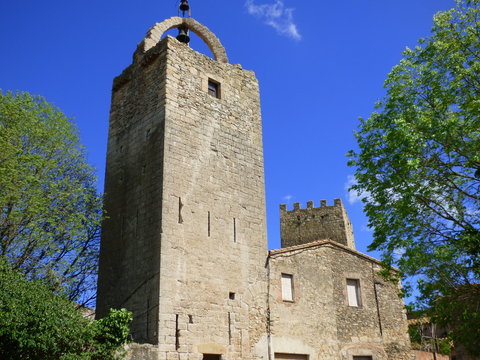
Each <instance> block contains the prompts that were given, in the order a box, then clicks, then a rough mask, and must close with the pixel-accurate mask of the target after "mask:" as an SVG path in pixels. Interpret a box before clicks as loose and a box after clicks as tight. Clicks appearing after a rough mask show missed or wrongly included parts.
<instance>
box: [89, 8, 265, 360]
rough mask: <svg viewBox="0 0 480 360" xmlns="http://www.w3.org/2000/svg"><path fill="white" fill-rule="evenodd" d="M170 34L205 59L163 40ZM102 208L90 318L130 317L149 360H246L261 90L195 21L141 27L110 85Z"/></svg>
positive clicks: (260, 205) (254, 294) (259, 221)
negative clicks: (180, 33)
mask: <svg viewBox="0 0 480 360" xmlns="http://www.w3.org/2000/svg"><path fill="white" fill-rule="evenodd" d="M171 28H183V29H189V30H190V31H192V32H194V33H196V34H197V35H198V36H199V37H200V38H202V39H203V40H204V41H205V42H206V43H207V45H208V46H209V47H210V49H211V50H212V52H213V55H214V57H215V60H214V59H211V58H209V57H207V56H205V55H202V54H199V53H197V52H195V51H193V50H192V49H190V48H189V47H188V46H187V45H185V44H183V43H181V42H179V41H177V40H176V39H175V38H172V37H165V38H163V39H161V38H162V35H163V33H164V32H165V31H167V30H169V29H171ZM105 209H106V213H107V216H108V218H107V219H106V220H105V222H104V225H103V231H102V244H101V254H100V272H99V280H98V296H97V316H98V317H102V316H104V315H105V314H106V312H107V311H108V309H109V308H127V309H129V310H131V311H133V314H134V320H133V325H132V335H133V339H134V341H135V342H137V343H138V342H139V343H150V344H153V345H156V346H155V349H156V350H155V351H156V352H157V353H158V354H161V356H160V355H158V356H159V357H152V359H153V358H155V359H157V358H158V359H160V358H161V359H173V358H174V359H175V360H178V359H187V358H188V359H194V360H195V359H198V360H200V359H208V360H210V359H212V360H214V359H220V356H221V357H222V359H225V360H228V359H253V358H255V356H254V355H253V349H254V347H255V344H256V343H257V342H258V341H259V338H260V336H261V334H263V333H265V328H266V321H265V313H266V302H267V295H266V291H267V285H266V283H267V278H266V273H265V268H264V264H265V259H266V256H267V241H266V224H265V222H266V220H265V193H264V171H263V151H262V127H261V115H260V101H259V89H258V83H257V80H256V78H255V75H254V73H253V72H251V71H246V70H243V69H242V67H241V66H239V65H231V64H229V63H228V61H227V56H226V53H225V50H224V48H223V47H222V45H221V44H220V42H219V40H218V39H217V38H216V37H215V36H214V35H213V34H212V33H211V32H210V31H209V30H208V29H207V28H206V27H204V26H203V25H201V24H199V23H198V22H197V21H195V20H194V19H192V18H181V17H173V18H170V19H168V20H165V21H164V22H162V23H158V24H156V25H155V26H154V27H153V28H151V29H150V30H149V32H148V33H147V37H146V38H145V39H144V40H143V41H142V42H141V43H140V44H139V46H138V48H137V50H136V52H135V54H134V57H133V63H132V65H130V66H129V67H127V68H126V69H125V70H124V71H123V73H122V74H121V75H120V76H118V77H117V78H115V80H114V82H113V91H112V103H111V111H110V126H109V137H108V152H107V165H106V176H105ZM179 354H180V355H179ZM182 354H183V355H182ZM155 356H157V355H155Z"/></svg>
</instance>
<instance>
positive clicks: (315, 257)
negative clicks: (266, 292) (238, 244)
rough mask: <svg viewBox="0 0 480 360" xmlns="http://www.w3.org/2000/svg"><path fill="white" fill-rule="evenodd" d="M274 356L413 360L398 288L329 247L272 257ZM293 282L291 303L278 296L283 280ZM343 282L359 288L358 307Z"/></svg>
mask: <svg viewBox="0 0 480 360" xmlns="http://www.w3.org/2000/svg"><path fill="white" fill-rule="evenodd" d="M269 265H270V284H271V285H270V286H271V291H270V301H269V304H270V314H271V324H272V325H271V333H272V347H273V349H272V352H274V353H296V354H306V355H309V358H310V359H314V360H317V359H318V360H320V359H322V360H338V359H342V360H351V359H352V356H354V355H358V356H360V355H371V356H373V358H374V359H375V360H386V359H389V360H402V359H411V358H412V354H411V352H410V343H409V339H408V335H407V322H406V316H405V312H404V309H403V301H402V300H401V299H400V298H399V297H398V292H399V288H398V287H397V286H396V285H394V284H391V283H385V282H383V281H382V280H381V279H380V278H379V277H378V276H377V275H376V273H377V272H378V271H379V270H380V266H379V264H378V262H377V261H376V260H374V259H372V258H369V257H368V256H365V255H363V254H361V253H358V252H356V251H353V250H351V249H349V248H347V247H345V246H341V245H337V244H336V243H334V242H331V241H319V242H314V243H311V244H306V245H299V246H295V247H292V248H288V249H279V250H274V251H272V252H271V256H270V260H269ZM282 273H284V274H291V275H293V279H294V302H286V301H283V300H282V296H281V283H280V278H281V274H282ZM347 279H358V280H359V282H360V297H361V301H360V306H358V307H353V306H349V305H348V302H347V283H346V280H347Z"/></svg>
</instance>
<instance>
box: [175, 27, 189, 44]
mask: <svg viewBox="0 0 480 360" xmlns="http://www.w3.org/2000/svg"><path fill="white" fill-rule="evenodd" d="M177 40H178V41H180V42H182V43H184V44H188V43H189V42H190V37H189V36H188V29H187V28H186V27H179V28H178V35H177Z"/></svg>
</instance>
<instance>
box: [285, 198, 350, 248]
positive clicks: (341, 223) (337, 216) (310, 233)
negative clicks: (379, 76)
mask: <svg viewBox="0 0 480 360" xmlns="http://www.w3.org/2000/svg"><path fill="white" fill-rule="evenodd" d="M280 233H281V242H282V247H289V246H294V245H300V244H306V243H309V242H312V241H317V240H323V239H330V240H333V241H336V242H338V243H340V244H343V245H345V246H348V247H350V248H352V249H355V241H354V238H353V228H352V224H351V222H350V219H349V218H348V215H347V212H346V211H345V208H344V206H343V203H342V200H340V199H334V201H333V205H327V200H320V206H319V207H315V206H314V202H313V201H307V203H306V208H301V207H300V203H298V202H296V203H294V204H293V210H288V209H287V205H286V204H281V205H280Z"/></svg>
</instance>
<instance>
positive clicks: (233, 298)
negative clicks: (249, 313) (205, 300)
mask: <svg viewBox="0 0 480 360" xmlns="http://www.w3.org/2000/svg"><path fill="white" fill-rule="evenodd" d="M228 298H229V299H230V300H235V293H234V292H231V293H229V294H228Z"/></svg>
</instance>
